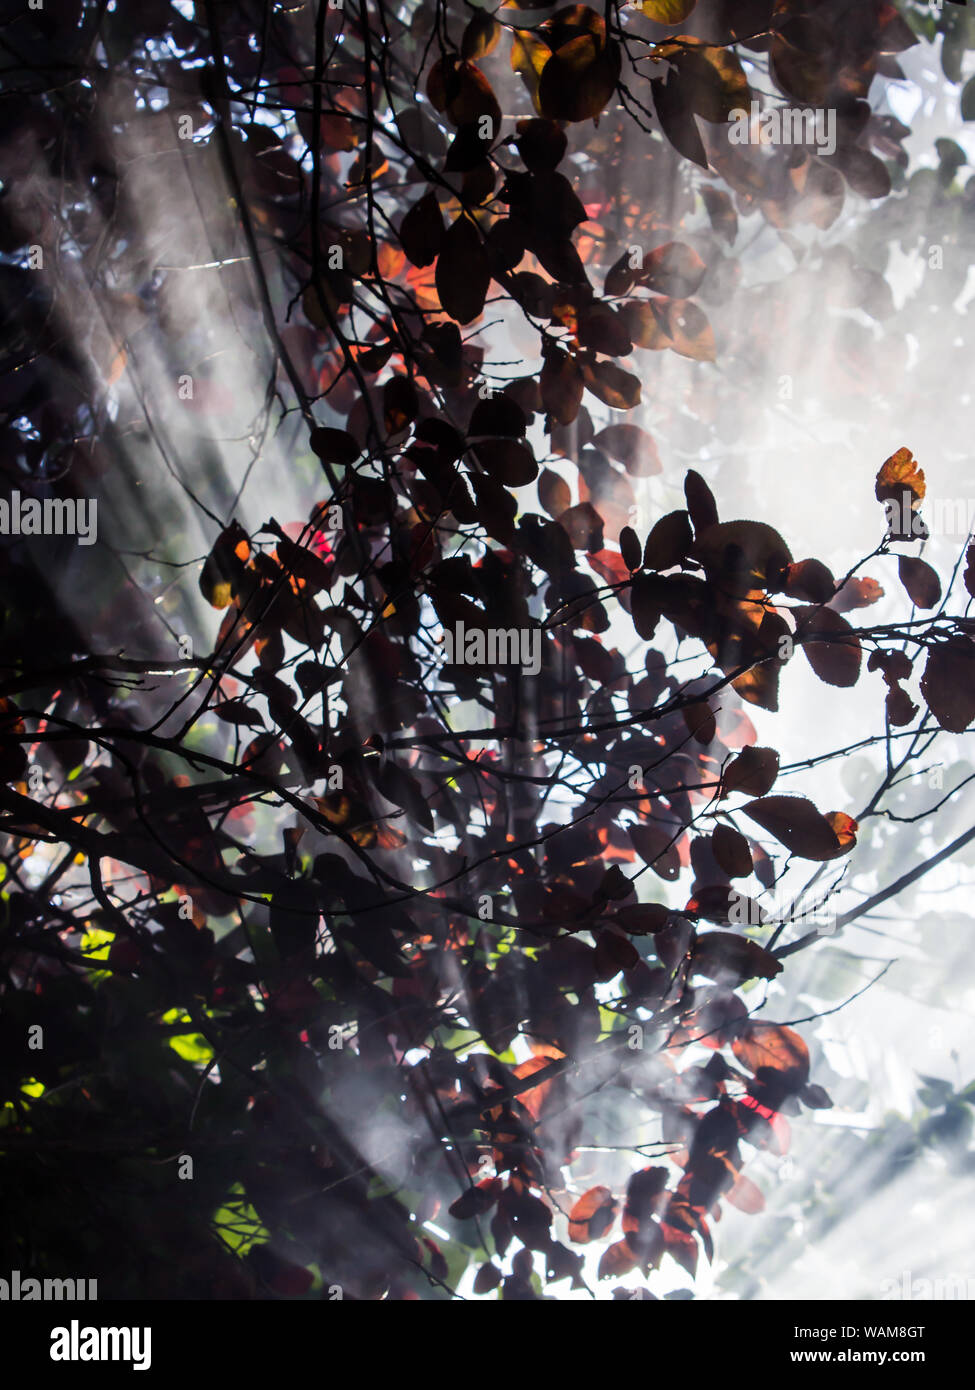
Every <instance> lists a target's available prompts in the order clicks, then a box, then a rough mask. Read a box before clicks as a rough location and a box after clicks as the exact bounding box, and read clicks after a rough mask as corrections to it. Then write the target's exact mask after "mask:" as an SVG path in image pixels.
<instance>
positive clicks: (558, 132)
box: [515, 120, 569, 170]
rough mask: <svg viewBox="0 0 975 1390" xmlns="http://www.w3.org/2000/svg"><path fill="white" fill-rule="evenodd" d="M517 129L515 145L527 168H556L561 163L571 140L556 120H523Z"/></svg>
mask: <svg viewBox="0 0 975 1390" xmlns="http://www.w3.org/2000/svg"><path fill="white" fill-rule="evenodd" d="M517 129H518V137H517V139H516V140H515V147H516V149H517V150H518V153H519V154H520V155H521V158H522V162H523V163H524V165H525V167H526V168H528V169H532V170H538V169H555V168H557V167H558V165H559V164H561V162H562V160H563V158H564V157H565V152H566V150H567V149H568V145H569V142H568V139H567V137H566V134H565V131H564V130H562V129H561V127H559V126H558V125H557V124H556V123H555V121H547V120H521V121H519V122H518V126H517Z"/></svg>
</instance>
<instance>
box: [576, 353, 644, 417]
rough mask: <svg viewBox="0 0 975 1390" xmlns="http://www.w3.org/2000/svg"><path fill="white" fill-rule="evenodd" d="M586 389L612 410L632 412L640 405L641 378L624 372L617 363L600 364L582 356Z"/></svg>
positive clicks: (586, 356) (581, 361) (581, 362)
mask: <svg viewBox="0 0 975 1390" xmlns="http://www.w3.org/2000/svg"><path fill="white" fill-rule="evenodd" d="M579 360H580V364H581V367H582V379H583V381H584V383H585V386H586V389H587V390H589V391H591V392H592V394H593V395H594V396H596V397H598V399H599V400H601V401H602V403H603V404H604V405H608V406H609V407H610V409H611V410H632V409H633V407H634V406H635V405H639V404H640V378H639V377H636V376H634V375H633V373H632V372H624V371H623V369H622V367H617V365H616V363H615V362H598V361H595V360H593V359H592V358H591V357H589V356H588V355H585V356H580V359H579Z"/></svg>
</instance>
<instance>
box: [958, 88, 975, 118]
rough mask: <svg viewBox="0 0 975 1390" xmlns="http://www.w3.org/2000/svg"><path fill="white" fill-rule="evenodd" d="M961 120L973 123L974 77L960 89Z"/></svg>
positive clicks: (974, 102) (974, 105)
mask: <svg viewBox="0 0 975 1390" xmlns="http://www.w3.org/2000/svg"><path fill="white" fill-rule="evenodd" d="M961 118H962V120H963V121H975V77H970V78H969V79H968V81H967V82H966V83H965V85H964V87H962V89H961Z"/></svg>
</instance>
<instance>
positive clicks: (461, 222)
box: [436, 214, 491, 323]
mask: <svg viewBox="0 0 975 1390" xmlns="http://www.w3.org/2000/svg"><path fill="white" fill-rule="evenodd" d="M490 283H491V263H490V260H489V258H488V254H487V251H486V250H485V248H484V243H483V241H482V240H481V234H480V232H479V231H478V229H477V227H476V226H475V224H474V223H473V222H472V221H471V219H470V218H468V217H465V216H463V214H462V215H461V216H460V217H458V218H457V220H456V221H455V222H454V223H453V224H452V225H451V226H450V227H449V228H448V230H447V232H446V233H445V234H444V238H443V244H442V246H441V250H440V255H439V257H438V259H437V273H436V284H437V294H438V295H439V296H440V303H441V305H442V306H443V309H444V312H445V313H447V314H449V315H450V317H451V318H452V319H456V320H457V322H458V323H470V322H471V321H472V320H473V319H476V318H478V316H479V315H480V314H481V313H482V312H483V309H484V300H485V298H486V297H487V292H488V286H489V285H490Z"/></svg>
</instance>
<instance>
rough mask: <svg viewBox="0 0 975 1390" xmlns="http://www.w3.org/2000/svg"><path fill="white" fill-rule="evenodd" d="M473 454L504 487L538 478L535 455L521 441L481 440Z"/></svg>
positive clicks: (523, 484) (521, 484)
mask: <svg viewBox="0 0 975 1390" xmlns="http://www.w3.org/2000/svg"><path fill="white" fill-rule="evenodd" d="M473 453H474V456H475V457H476V459H477V461H478V463H479V464H480V465H481V467H482V468H484V469H485V470H486V472H487V473H489V474H490V475H491V477H492V478H495V479H496V480H497V481H498V482H499V483H503V484H504V486H505V487H524V486H525V485H526V484H527V483H533V482H534V481H535V479H536V478H537V477H538V464H537V463H536V461H535V455H534V454H533V453H532V451H531V449H530V447H529V446H528V445H527V444H526V443H525V442H524V441H523V440H521V439H482V440H480V441H479V442H478V443H477V444H475V445H474V446H473ZM596 549H597V550H598V549H599V547H598V546H597V547H596Z"/></svg>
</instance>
